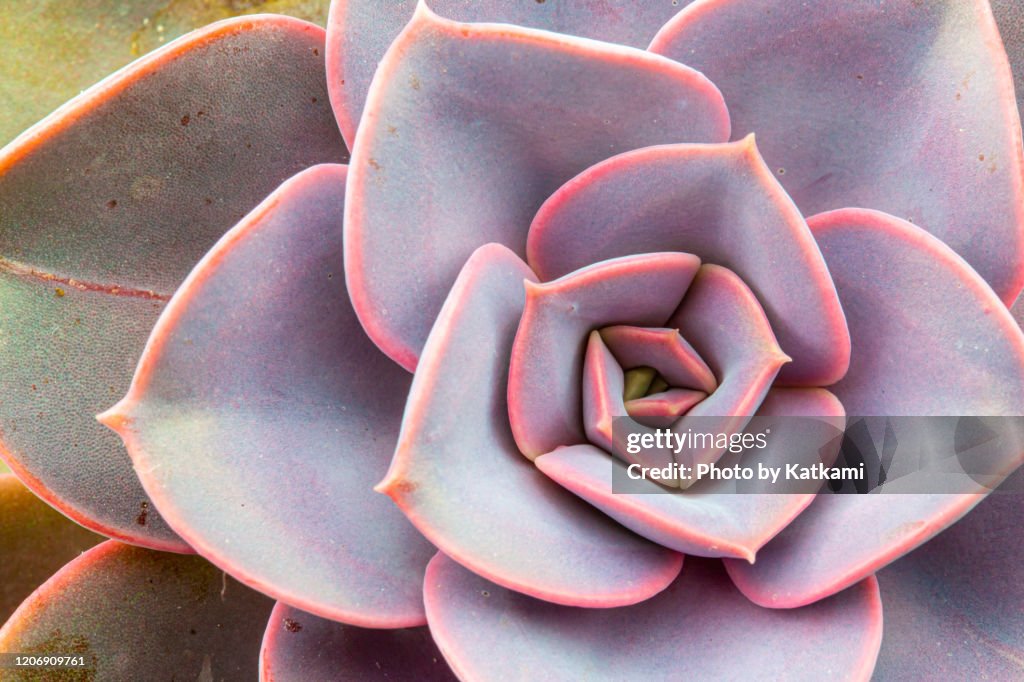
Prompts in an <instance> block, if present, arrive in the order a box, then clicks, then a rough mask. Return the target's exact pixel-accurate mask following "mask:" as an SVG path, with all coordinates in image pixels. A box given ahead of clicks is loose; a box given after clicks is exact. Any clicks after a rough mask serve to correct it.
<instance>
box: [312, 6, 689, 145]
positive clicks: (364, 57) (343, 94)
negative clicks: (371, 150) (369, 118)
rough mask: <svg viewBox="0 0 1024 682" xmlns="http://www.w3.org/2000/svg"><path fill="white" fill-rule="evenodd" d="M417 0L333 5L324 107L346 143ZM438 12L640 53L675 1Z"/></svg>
mask: <svg viewBox="0 0 1024 682" xmlns="http://www.w3.org/2000/svg"><path fill="white" fill-rule="evenodd" d="M415 7H416V0H391V1H390V2H387V3H382V2H380V0H334V2H333V3H332V5H331V16H330V22H329V23H328V26H327V75H328V82H329V83H330V90H331V103H332V104H333V105H334V110H335V112H336V114H337V116H338V125H339V126H340V127H341V132H342V134H343V135H344V136H345V139H346V140H347V141H348V142H349V144H351V143H352V141H353V139H355V132H356V126H357V125H358V123H359V117H360V115H361V114H362V112H363V104H364V102H365V101H366V92H367V90H369V88H370V81H371V80H372V79H373V74H374V72H375V71H376V70H377V63H378V62H380V60H381V58H382V57H383V56H384V53H385V52H386V51H387V48H388V45H390V44H391V41H392V40H394V39H395V37H396V36H398V34H399V33H401V31H402V28H403V27H404V26H405V25H406V23H407V22H408V21H409V19H410V18H411V17H412V15H413V11H414V10H415ZM430 7H431V8H432V9H433V10H434V11H436V12H437V13H438V14H440V15H441V16H444V17H448V18H450V19H456V20H458V21H488V22H501V23H504V24H515V25H517V26H529V27H532V28H540V29H546V30H548V31H555V32H557V33H566V34H568V35H573V36H580V37H583V38H594V39H596V40H603V41H607V42H610V43H621V44H623V45H630V46H632V47H638V48H641V49H643V48H645V47H647V45H648V43H650V42H651V38H653V37H654V34H655V33H657V31H658V29H659V28H661V27H662V25H663V24H664V23H665V22H666V21H668V20H669V19H670V18H672V15H673V14H675V13H676V12H677V11H679V7H678V2H645V3H637V2H634V1H633V0H602V2H599V3H595V2H592V1H591V0H558V1H557V2H552V3H550V4H548V3H545V2H544V0H537V1H536V2H522V0H485V1H481V0H432V2H430Z"/></svg>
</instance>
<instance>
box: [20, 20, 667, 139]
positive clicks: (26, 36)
mask: <svg viewBox="0 0 1024 682" xmlns="http://www.w3.org/2000/svg"><path fill="white" fill-rule="evenodd" d="M327 4H328V3H327V2H326V0H261V1H260V2H258V3H257V2H210V0H175V1H174V2H172V3H168V2H167V0H133V2H131V3H125V2H122V0H90V1H89V2H66V1H65V0H5V1H4V2H3V3H0V146H3V145H4V144H6V143H7V142H9V141H10V140H12V139H14V137H15V136H16V135H17V134H18V133H20V132H21V131H22V130H24V129H25V128H27V127H28V126H30V125H31V124H33V123H35V122H36V121H38V120H39V119H41V118H43V117H44V116H45V115H46V114H48V113H50V112H51V111H53V109H55V108H56V107H57V106H58V105H59V104H61V103H62V102H64V101H65V100H67V99H69V98H71V97H74V96H75V95H77V94H78V93H79V92H81V91H82V90H84V89H85V88H87V87H89V86H90V85H92V84H93V83H95V82H97V81H99V80H100V79H101V78H103V77H105V76H107V75H109V74H111V73H113V72H114V71H116V70H117V69H119V68H121V67H122V66H124V65H125V64H127V63H128V62H130V61H131V60H133V59H135V58H136V57H138V56H139V55H142V54H144V53H146V52H149V51H150V50H154V49H156V48H158V47H161V46H162V45H163V44H164V43H167V42H170V41H171V40H174V39H175V38H177V37H178V36H180V35H182V34H184V33H187V32H188V31H191V30H193V29H197V28H200V27H201V26H205V25H206V24H209V23H212V22H214V21H218V20H220V19H226V18H228V17H231V16H236V15H239V14H253V13H255V12H273V13H275V14H288V15H291V16H294V17H298V18H300V19H305V20H307V21H314V22H316V23H318V24H321V25H323V24H324V23H326V18H327ZM665 19H666V20H667V19H668V17H665ZM662 23H664V21H663V22H662ZM659 27H660V24H659V25H658V26H654V27H653V29H652V30H651V36H653V35H654V32H655V31H656V30H657V29H658V28H659ZM647 42H649V41H647ZM643 47H646V42H645V43H644V45H643Z"/></svg>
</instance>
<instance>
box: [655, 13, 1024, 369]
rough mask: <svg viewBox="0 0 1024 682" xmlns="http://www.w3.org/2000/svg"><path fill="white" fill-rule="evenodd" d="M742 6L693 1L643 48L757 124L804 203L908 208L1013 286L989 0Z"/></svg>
mask: <svg viewBox="0 0 1024 682" xmlns="http://www.w3.org/2000/svg"><path fill="white" fill-rule="evenodd" d="M751 10H752V7H751V6H750V4H749V3H745V2H738V1H736V0H709V1H708V2H700V3H695V4H692V5H690V6H688V7H687V8H686V9H685V10H683V11H682V12H680V13H679V14H678V15H677V16H676V17H675V19H673V20H672V21H671V22H669V24H668V25H666V26H665V27H664V28H663V29H662V30H661V32H660V33H659V34H658V36H657V37H656V38H655V40H654V42H653V43H652V45H651V50H652V51H654V52H657V53H659V54H664V55H667V56H669V57H672V58H674V59H679V60H681V61H683V62H685V63H686V64H689V65H691V66H693V67H694V68H697V69H700V70H701V71H702V72H704V73H706V74H707V75H708V77H709V78H711V80H712V81H713V82H714V83H715V84H716V85H718V86H719V87H720V88H722V91H723V93H724V94H725V99H726V101H727V102H728V103H729V107H730V110H731V112H732V115H733V128H734V130H735V131H736V133H737V134H740V135H745V134H746V133H748V132H751V131H753V132H756V133H757V135H758V137H759V139H760V140H761V142H762V145H763V149H764V156H765V158H766V159H767V160H768V164H769V166H771V168H773V169H776V170H777V172H778V174H779V179H780V180H781V182H782V184H783V185H784V186H785V187H786V190H787V191H788V192H789V194H790V196H792V197H793V199H794V200H795V201H796V203H797V205H798V206H799V207H800V209H801V210H802V211H803V212H804V213H805V214H806V215H811V214H814V213H818V212H821V211H827V210H830V209H837V208H842V207H844V206H863V207H866V208H873V209H878V210H882V211H887V212H889V213H892V214H894V215H896V216H899V217H900V218H905V219H908V220H910V221H911V222H913V223H914V224H916V225H920V226H922V227H924V228H925V229H927V230H928V231H930V232H931V233H932V234H934V235H936V236H937V237H939V238H940V239H942V240H943V241H945V242H946V243H947V244H949V245H950V246H951V247H952V248H953V249H954V250H955V251H957V252H958V253H959V254H960V255H962V256H963V257H964V258H966V259H967V261H968V262H969V263H970V264H971V265H972V266H973V267H974V268H975V269H976V270H977V271H978V272H980V273H981V275H982V276H983V277H984V278H985V279H986V280H987V281H988V282H989V283H990V284H991V285H992V287H993V289H995V291H996V293H997V294H999V295H1000V296H1001V297H1002V300H1003V301H1005V302H1006V303H1007V304H1009V303H1011V302H1013V300H1014V299H1015V298H1016V297H1017V294H1018V292H1019V291H1020V290H1021V287H1022V286H1024V267H1022V261H1024V160H1022V152H1021V128H1020V119H1019V117H1018V113H1017V106H1016V102H1015V100H1014V95H1013V92H1014V90H1013V77H1012V74H1011V73H1010V65H1009V63H1008V61H1007V57H1006V52H1005V51H1004V50H1003V46H1002V43H1001V41H1000V40H999V33H998V30H997V28H996V23H995V21H994V20H993V18H992V12H991V10H990V8H989V4H988V2H987V1H986V0H933V1H930V2H921V1H920V0H895V1H890V2H877V1H876V0H851V1H849V2H818V3H808V4H806V5H805V4H804V3H798V2H791V1H790V0H767V1H766V2H761V3H759V6H758V8H757V11H751ZM783 347H784V348H786V350H787V351H788V350H789V348H787V347H786V346H785V344H783ZM794 357H796V356H795V355H794Z"/></svg>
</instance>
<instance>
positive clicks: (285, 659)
mask: <svg viewBox="0 0 1024 682" xmlns="http://www.w3.org/2000/svg"><path fill="white" fill-rule="evenodd" d="M455 679H456V678H455V675H454V674H453V673H452V671H451V669H450V668H449V667H448V664H447V663H446V662H445V660H444V657H443V656H441V652H440V651H438V649H437V645H436V644H434V640H433V638H431V636H430V630H428V629H427V628H408V629H399V630H368V629H364V628H357V627H355V626H352V625H345V624H343V623H336V622H334V621H330V620H324V619H323V618H317V617H316V616H314V615H312V614H309V613H306V612H305V611H300V610H298V609H296V608H293V607H291V606H288V605H287V604H284V603H281V602H278V604H277V606H275V607H274V611H273V612H272V613H271V614H270V621H269V622H268V623H267V631H266V633H265V634H264V635H263V648H262V650H261V652H260V680H262V681H263V682H363V681H364V680H366V681H367V682H369V681H372V680H388V681H389V682H455Z"/></svg>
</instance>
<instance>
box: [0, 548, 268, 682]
mask: <svg viewBox="0 0 1024 682" xmlns="http://www.w3.org/2000/svg"><path fill="white" fill-rule="evenodd" d="M272 607H273V602H272V601H270V600H269V599H267V598H266V597H264V596H263V595H261V594H258V593H256V592H253V591H252V590H250V589H248V588H246V587H245V586H243V585H239V584H238V583H237V582H235V581H234V580H232V579H230V578H228V577H227V576H226V575H225V574H224V573H222V572H220V571H218V570H217V569H216V568H214V567H213V566H211V565H210V564H208V563H207V562H206V561H203V560H202V559H201V558H199V557H196V556H181V555H177V554H168V553H165V552H153V551H150V550H147V549H142V548H139V547H131V546H129V545H122V544H120V543H118V542H116V541H113V540H108V541H107V542H104V543H103V544H101V545H98V546H96V547H94V548H93V549H91V550H89V551H88V552H86V553H85V554H83V555H82V556H80V557H78V558H77V559H75V560H74V561H72V562H71V563H69V564H68V565H67V566H65V567H64V568H62V569H61V570H60V571H58V572H57V574H56V575H54V576H53V577H52V578H50V580H48V581H47V582H45V583H43V585H42V586H41V587H39V589H37V590H36V591H35V592H34V593H33V594H32V596H30V597H29V598H28V599H27V600H25V602H24V603H23V604H22V605H21V606H20V607H19V608H18V610H17V611H15V613H14V615H13V616H11V619H10V620H9V621H7V623H6V624H5V625H4V626H3V628H0V651H8V652H21V653H26V654H39V655H44V656H45V655H51V656H52V655H57V654H63V655H80V656H83V657H84V658H85V661H86V664H87V666H90V667H91V668H92V670H93V671H94V672H86V673H85V674H84V675H83V678H84V679H97V680H164V679H178V680H202V679H208V680H223V679H250V680H251V679H253V678H255V677H256V672H257V652H258V651H259V642H260V637H262V635H263V626H264V623H266V620H267V616H268V615H269V614H270V610H271V608H272ZM127 654H130V655H127ZM51 672H52V671H51ZM61 672H64V673H71V674H73V675H76V677H74V678H72V679H80V678H79V677H77V674H78V673H77V672H73V671H61ZM69 677H70V675H69ZM48 679H53V678H52V677H51V678H48ZM58 679H64V678H58Z"/></svg>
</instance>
